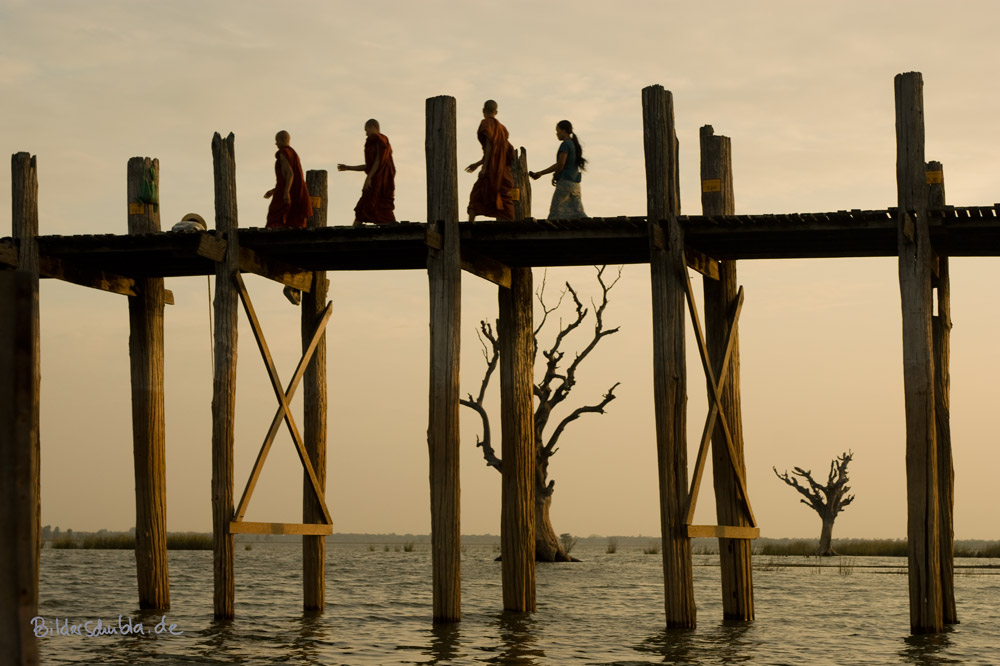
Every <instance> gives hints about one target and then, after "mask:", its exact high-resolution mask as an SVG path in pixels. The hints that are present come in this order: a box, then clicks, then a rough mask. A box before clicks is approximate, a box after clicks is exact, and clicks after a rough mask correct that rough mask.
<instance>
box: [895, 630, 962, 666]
mask: <svg viewBox="0 0 1000 666" xmlns="http://www.w3.org/2000/svg"><path fill="white" fill-rule="evenodd" d="M951 631H954V629H952V627H945V629H944V633H943V634H917V635H914V636H907V637H905V638H904V639H903V643H905V644H906V645H905V647H903V649H901V650H900V651H899V656H901V657H902V658H903V661H904V663H907V664H916V665H917V666H937V665H938V664H960V663H962V660H960V659H953V658H950V657H946V656H944V655H942V654H941V652H943V651H945V650H948V649H949V648H950V647H951V637H950V636H948V633H949V632H951Z"/></svg>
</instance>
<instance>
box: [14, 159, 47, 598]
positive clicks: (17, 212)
mask: <svg viewBox="0 0 1000 666" xmlns="http://www.w3.org/2000/svg"><path fill="white" fill-rule="evenodd" d="M10 175H11V226H12V236H13V238H14V239H15V240H16V241H17V244H18V250H17V267H18V270H19V271H22V272H25V273H28V274H29V275H30V278H29V280H30V281H31V283H32V285H33V286H32V295H31V330H32V331H33V333H32V340H31V352H32V359H33V363H32V366H31V393H30V394H29V395H28V400H29V403H28V404H26V405H25V407H24V408H25V409H27V411H26V412H23V413H22V418H27V419H28V420H27V421H26V422H25V423H24V424H22V427H23V428H27V429H26V430H23V431H19V432H22V434H23V435H25V436H26V437H27V439H26V440H24V441H23V442H22V444H24V445H25V446H28V447H29V448H30V452H29V457H28V458H27V459H26V462H27V464H28V465H29V466H30V472H29V478H30V479H31V487H30V488H29V489H28V493H29V498H28V501H29V502H30V504H31V512H32V515H33V516H34V522H33V526H32V528H31V530H32V531H31V534H30V535H28V537H27V538H29V539H31V542H32V543H33V544H34V547H35V553H34V556H33V560H32V561H33V565H32V566H33V571H32V574H31V581H32V582H31V585H30V590H29V594H30V598H29V599H28V602H29V603H30V604H31V607H32V608H35V609H37V608H38V563H39V560H40V556H41V550H42V504H41V501H42V493H41V463H42V454H41V427H40V425H39V424H40V416H39V415H40V411H41V381H42V366H41V341H40V340H41V338H40V333H39V331H40V326H39V317H38V267H39V261H38V242H37V241H36V240H35V237H36V236H38V163H37V161H36V159H35V156H34V155H30V154H28V153H23V152H22V153H14V154H13V155H11V157H10Z"/></svg>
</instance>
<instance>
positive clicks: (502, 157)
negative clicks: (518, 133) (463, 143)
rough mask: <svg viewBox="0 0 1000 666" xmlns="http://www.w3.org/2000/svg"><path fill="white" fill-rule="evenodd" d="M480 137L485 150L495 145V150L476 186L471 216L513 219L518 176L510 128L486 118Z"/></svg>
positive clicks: (480, 127) (480, 174)
mask: <svg viewBox="0 0 1000 666" xmlns="http://www.w3.org/2000/svg"><path fill="white" fill-rule="evenodd" d="M476 136H477V138H478V139H479V143H480V144H482V146H483V149H484V151H485V148H486V146H491V147H492V151H491V152H490V158H489V161H488V162H484V163H483V168H482V170H481V171H480V172H479V178H478V179H476V184H475V185H473V186H472V194H470V195H469V214H470V215H486V216H487V217H495V218H497V219H498V220H513V219H514V200H513V199H512V198H511V193H510V191H511V189H512V188H513V187H514V175H513V174H512V173H511V170H510V165H511V162H512V161H513V160H514V146H512V145H510V142H509V141H508V140H507V138H508V134H507V128H506V127H504V126H503V125H502V124H500V121H499V120H497V119H496V118H483V122H481V123H479V131H478V132H477V133H476ZM484 157H485V152H484Z"/></svg>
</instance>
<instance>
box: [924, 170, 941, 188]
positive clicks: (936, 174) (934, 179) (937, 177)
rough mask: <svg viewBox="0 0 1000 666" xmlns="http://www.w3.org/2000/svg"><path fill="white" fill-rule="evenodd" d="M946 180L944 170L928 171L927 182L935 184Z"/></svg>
mask: <svg viewBox="0 0 1000 666" xmlns="http://www.w3.org/2000/svg"><path fill="white" fill-rule="evenodd" d="M943 182H944V172H943V171H928V172H927V184H928V185H935V184H937V183H943Z"/></svg>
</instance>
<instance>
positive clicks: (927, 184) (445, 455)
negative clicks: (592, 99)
mask: <svg viewBox="0 0 1000 666" xmlns="http://www.w3.org/2000/svg"><path fill="white" fill-rule="evenodd" d="M895 89H896V135H897V185H898V199H897V202H898V205H897V207H893V208H889V209H886V210H866V211H862V210H841V211H834V212H829V213H809V214H786V215H736V214H735V213H734V198H733V182H732V174H731V160H730V150H731V149H730V141H729V139H728V138H726V137H723V136H717V135H715V134H714V132H713V130H712V128H711V127H709V126H706V127H703V128H702V130H701V153H702V161H701V174H700V175H701V178H700V180H701V183H702V212H703V214H702V215H680V210H679V204H678V201H679V199H678V183H679V179H678V166H677V164H678V163H677V142H676V136H675V132H674V120H673V102H672V96H671V94H670V93H669V92H668V91H666V90H664V89H663V88H662V87H660V86H651V87H649V88H646V89H644V90H643V91H642V104H643V127H644V145H645V157H646V177H647V212H648V215H647V216H646V217H621V218H591V219H584V220H568V221H542V220H534V219H530V218H528V215H529V214H530V212H529V211H527V210H525V209H523V208H520V207H523V206H524V205H525V202H526V201H530V197H522V199H523V200H525V201H523V202H522V203H521V204H519V212H518V216H519V217H520V218H522V219H519V220H516V221H510V222H502V221H498V222H481V223H459V221H458V220H459V213H458V211H459V205H458V201H459V195H458V189H457V156H456V148H455V146H456V140H455V136H456V125H455V100H454V98H451V97H435V98H431V99H428V100H427V109H426V112H427V133H426V151H427V165H428V172H427V219H428V220H431V222H429V223H403V224H398V225H393V226H385V227H377V228H360V229H358V228H353V227H345V226H337V227H328V226H327V213H328V206H327V200H326V172H325V171H311V172H309V173H308V175H307V180H308V185H309V188H310V193H311V194H312V195H313V197H314V202H315V204H316V206H315V208H316V213H315V214H314V216H313V217H312V218H311V219H310V221H309V227H308V228H307V229H301V230H265V229H238V224H237V214H236V185H235V161H234V157H233V147H234V137H233V136H232V135H231V134H230V135H229V137H228V138H226V139H223V138H222V137H221V136H220V135H218V134H216V135H215V137H214V139H213V141H212V151H213V157H214V166H215V171H214V174H215V193H216V194H215V230H214V231H211V232H188V233H181V232H178V233H170V232H167V233H164V232H161V231H160V230H159V229H160V223H159V213H158V212H157V210H158V209H157V207H156V206H154V205H153V204H152V203H150V202H148V201H142V200H141V196H140V192H141V191H142V187H141V186H142V180H143V178H146V179H149V178H150V175H151V174H152V175H153V176H154V178H155V174H156V171H157V166H158V163H157V162H156V160H151V159H150V158H133V159H132V160H130V161H129V165H128V174H129V175H128V184H129V188H128V192H129V200H128V205H129V209H128V213H129V215H128V228H129V234H128V235H92V236H43V235H39V229H38V207H37V190H38V183H37V176H36V168H35V167H36V165H35V158H34V157H32V156H30V155H29V154H27V153H18V154H16V155H14V156H13V158H12V171H13V234H12V237H11V238H5V239H0V267H3V268H6V269H7V270H0V311H2V312H3V316H2V318H0V469H2V470H3V477H2V478H3V486H2V488H0V490H2V493H3V495H2V497H0V541H2V543H3V544H4V546H3V550H2V551H0V622H2V624H0V652H3V653H6V654H31V653H33V650H34V644H33V640H34V639H33V637H32V636H31V635H30V631H29V622H28V619H30V618H31V617H33V616H34V615H35V614H37V583H38V549H39V521H40V510H39V486H38V483H39V481H38V479H39V469H38V467H39V446H40V444H39V429H38V408H39V393H38V387H39V343H38V340H39V337H38V279H39V277H43V278H57V279H62V280H66V281H69V282H74V283H77V284H81V285H84V286H88V287H92V288H96V289H102V290H106V291H111V292H115V293H119V294H123V295H127V296H128V297H129V299H128V300H129V313H130V316H129V323H130V331H131V335H130V343H129V349H130V356H131V360H132V363H131V368H132V387H133V411H132V414H133V434H134V455H135V469H136V514H137V517H136V535H137V542H136V560H137V572H138V579H139V600H140V605H141V606H142V607H144V608H164V609H165V608H168V607H169V603H170V602H169V588H168V578H167V559H166V545H165V536H166V511H165V484H164V464H165V463H164V434H163V433H164V411H163V371H162V370H163V313H164V303H170V302H171V300H172V296H171V294H170V293H169V292H168V291H166V290H164V289H163V278H164V277H171V276H178V275H213V274H214V275H215V277H216V297H215V302H214V314H215V352H214V359H215V373H214V382H213V404H212V409H213V434H212V450H213V474H212V479H213V481H212V483H213V490H212V503H213V529H214V534H215V554H214V563H215V564H214V567H215V595H214V600H215V601H214V610H215V616H216V617H217V618H231V617H232V616H233V597H234V581H233V534H234V533H240V532H253V533H273V534H278V533H295V534H303V535H304V536H303V549H304V595H305V602H304V605H305V607H306V608H307V609H322V608H323V606H324V588H325V578H324V565H325V542H324V536H323V535H325V534H329V533H331V531H332V526H331V520H330V512H329V510H328V509H327V507H326V505H325V499H324V495H323V491H324V489H325V477H326V430H327V427H326V371H325V366H326V356H325V354H326V347H325V338H324V337H323V329H324V326H325V324H326V321H328V319H329V316H330V308H329V306H328V304H327V303H326V294H327V286H328V283H327V280H326V272H328V271H342V270H394V269H416V268H426V269H427V271H428V280H429V286H430V326H431V334H430V340H431V353H430V392H429V427H428V447H429V457H430V480H431V484H430V485H431V527H432V544H433V591H434V594H433V598H434V602H433V603H434V607H433V615H434V619H435V621H457V620H459V619H460V617H461V595H460V572H459V561H460V544H459V535H460V524H459V487H458V483H459V473H458V459H459V431H458V413H459V381H458V380H459V377H458V367H459V363H458V359H459V338H460V336H459V328H458V327H459V322H460V316H459V315H460V307H461V296H460V283H461V278H462V271H463V269H464V270H465V271H467V272H469V273H470V274H474V275H476V276H479V277H481V278H484V279H487V280H490V281H492V282H494V283H496V284H497V285H498V297H499V303H500V329H499V337H500V341H501V345H502V347H501V411H502V423H503V430H502V454H503V456H502V457H503V459H504V467H503V484H502V488H503V491H502V492H503V497H502V517H501V525H502V534H501V548H502V555H503V558H502V578H503V606H504V608H505V609H507V610H512V611H533V610H534V609H535V564H534V557H533V555H534V552H533V550H534V515H535V514H534V486H533V478H532V475H533V473H534V469H533V465H534V448H533V445H534V443H533V425H532V411H533V410H532V350H531V341H532V335H531V332H532V276H531V268H532V267H536V266H568V265H588V264H625V263H633V264H634V263H649V264H650V272H651V280H652V301H653V302H652V319H653V330H654V335H653V340H654V344H653V349H652V368H653V372H654V418H655V421H656V447H657V452H658V475H659V481H660V507H661V512H660V514H661V534H662V553H663V571H664V591H665V612H666V623H667V625H668V626H670V627H693V626H694V625H695V617H696V610H695V602H694V593H693V582H692V561H691V544H690V538H691V537H692V536H717V537H719V538H720V552H721V564H722V581H723V601H724V613H725V616H726V617H727V618H732V619H739V620H750V619H752V618H753V617H754V610H753V586H752V567H751V551H750V542H749V539H752V538H755V537H756V536H757V535H758V534H759V527H758V526H757V524H756V522H755V519H754V516H753V511H752V509H751V504H750V498H749V496H748V493H747V491H746V486H745V476H746V475H745V467H744V457H743V438H742V427H741V423H740V396H739V364H738V352H737V350H738V344H739V343H738V335H737V330H738V328H737V321H738V317H739V312H740V308H741V307H742V303H743V294H742V289H741V288H739V287H738V285H737V279H736V266H737V263H736V262H737V261H738V260H745V259H785V258H808V257H861V256H898V257H899V279H900V293H901V303H902V314H903V354H904V358H903V370H904V379H905V393H906V396H905V404H906V409H905V418H906V433H907V435H906V438H907V442H906V452H907V453H906V461H905V463H906V468H907V494H908V512H909V518H908V534H909V564H910V567H909V577H910V620H911V627H912V630H913V631H914V632H938V631H942V630H943V629H944V626H945V625H946V624H950V623H954V622H956V621H957V618H956V616H955V603H954V591H953V586H952V577H953V576H952V566H953V563H952V560H953V547H952V506H953V471H952V463H951V441H950V427H949V420H948V409H949V379H948V349H949V331H950V328H951V322H950V316H949V281H948V257H949V256H998V255H1000V205H995V206H993V207H952V206H947V205H945V202H944V182H943V169H942V167H941V165H940V164H939V163H934V162H931V163H925V159H924V128H923V81H922V77H921V75H920V74H919V73H909V74H901V75H898V76H897V77H896V79H895ZM522 160H523V155H522ZM526 171H527V170H526V166H525V165H524V163H523V161H519V163H518V165H517V169H516V176H517V181H518V185H519V186H520V187H521V188H522V191H523V192H524V193H525V194H527V192H528V191H529V187H530V186H529V183H528V181H527V179H526V177H525V176H526ZM147 184H148V183H147ZM154 184H155V183H154ZM523 218H527V219H523ZM686 267H690V268H694V269H695V270H696V271H698V272H700V273H702V274H703V280H704V283H705V302H704V308H705V323H704V329H703V328H702V323H701V320H700V319H699V317H698V313H697V306H696V303H695V300H694V298H693V292H692V290H691V282H690V278H689V273H688V271H687V269H686ZM244 272H253V273H256V274H260V275H263V276H266V277H268V278H270V279H272V280H275V281H276V282H279V283H283V284H286V285H291V286H294V287H296V288H299V289H302V290H303V291H304V292H306V293H304V295H303V296H304V299H303V304H302V340H303V357H302V359H301V361H300V362H299V364H298V367H297V368H296V371H295V373H294V376H293V378H292V380H291V381H290V382H289V383H288V384H287V385H286V384H282V383H281V381H280V379H279V376H278V372H277V369H276V368H275V367H274V364H273V362H272V361H271V359H270V355H269V353H268V350H267V346H266V341H265V340H264V339H263V336H262V335H261V334H260V329H259V326H258V324H257V322H256V316H255V314H254V311H253V306H252V302H251V301H250V298H249V294H247V292H246V290H245V287H244V286H243V284H242V279H241V278H240V273H244ZM240 301H242V302H243V305H244V308H245V309H246V311H247V315H248V318H249V319H250V321H251V324H252V327H253V332H254V334H255V336H256V337H257V340H258V344H259V346H260V349H261V352H262V354H263V356H264V358H265V361H266V362H267V364H268V370H269V373H270V376H271V379H272V384H273V387H274V391H275V396H276V399H277V403H278V406H277V411H276V414H275V418H274V421H273V423H272V427H271V430H270V431H269V433H268V435H267V437H265V439H264V443H263V445H262V446H261V453H260V455H259V456H258V460H257V464H256V465H255V466H254V472H253V473H252V475H251V478H250V480H249V481H248V482H247V484H246V487H245V490H244V493H243V498H242V499H241V501H240V503H239V505H237V504H236V503H235V501H234V487H235V486H234V484H235V482H236V479H234V475H233V445H234V434H233V433H234V418H235V397H234V396H235V392H234V389H235V379H236V356H235V350H236V335H237V308H238V303H239V302H240ZM935 302H936V304H937V314H936V315H935V314H934V311H935V308H934V304H935ZM685 308H687V310H688V313H689V314H690V315H691V319H692V324H693V325H694V326H695V332H696V337H697V340H698V344H699V350H700V353H701V357H702V361H703V369H704V371H705V373H706V378H707V384H708V390H709V407H710V409H709V413H708V416H707V418H706V421H705V426H704V428H703V431H702V437H701V441H700V444H699V453H698V456H697V459H696V460H695V464H694V466H693V469H692V470H691V474H690V475H689V466H688V461H687V443H686V426H685V418H686V416H685V404H686V368H685V357H684V327H685V325H686V323H685V322H686V319H687V316H686V315H685ZM300 382H301V383H302V384H303V386H304V388H303V390H304V392H305V399H304V405H305V408H304V411H305V414H304V419H303V425H304V430H303V434H302V435H301V436H300V435H299V433H298V427H297V425H296V423H295V420H294V418H293V416H292V413H291V411H290V409H289V408H288V403H289V401H290V399H291V395H292V393H293V392H294V391H295V389H296V387H297V386H298V384H299V383H300ZM282 423H284V424H286V426H287V427H288V429H289V431H290V432H291V433H292V436H293V440H294V441H295V443H296V447H297V449H298V450H299V453H300V457H301V459H302V461H303V466H304V469H305V474H304V510H303V519H302V523H296V524H285V523H246V522H244V521H243V520H242V516H243V513H244V512H245V511H246V506H247V504H248V502H249V501H250V497H251V495H252V492H253V486H254V483H255V481H256V476H257V474H258V473H259V471H260V467H261V466H262V465H263V463H264V460H265V458H266V456H267V452H268V450H269V448H270V443H271V441H272V440H273V437H274V434H275V433H276V432H277V430H278V429H279V428H280V427H281V425H282ZM710 442H712V443H713V445H712V446H709V444H710ZM709 450H711V451H712V454H711V455H712V456H713V470H714V471H713V474H714V485H715V492H716V498H717V499H716V504H717V518H718V520H717V522H718V525H710V526H697V525H692V524H691V517H692V516H693V514H694V505H695V502H696V500H697V496H698V490H699V486H700V481H701V476H702V471H703V470H704V467H705V462H706V460H707V456H708V455H709V453H708V452H709ZM11 650H17V651H19V652H12V651H11Z"/></svg>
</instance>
